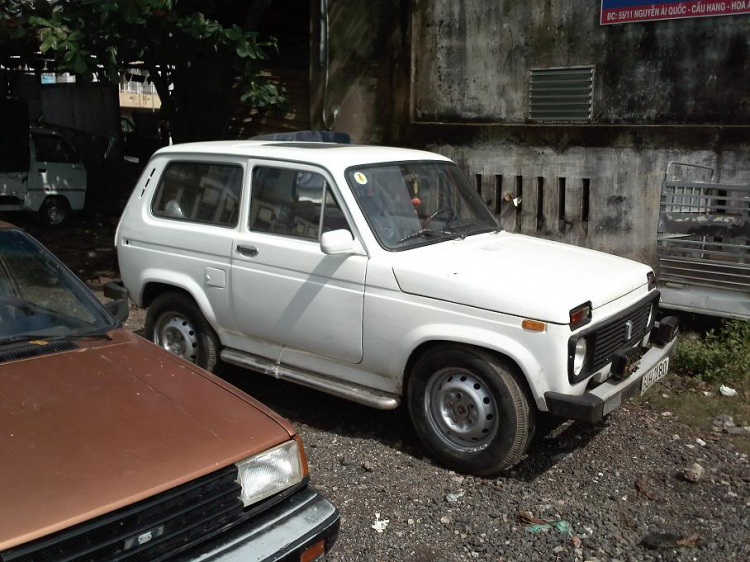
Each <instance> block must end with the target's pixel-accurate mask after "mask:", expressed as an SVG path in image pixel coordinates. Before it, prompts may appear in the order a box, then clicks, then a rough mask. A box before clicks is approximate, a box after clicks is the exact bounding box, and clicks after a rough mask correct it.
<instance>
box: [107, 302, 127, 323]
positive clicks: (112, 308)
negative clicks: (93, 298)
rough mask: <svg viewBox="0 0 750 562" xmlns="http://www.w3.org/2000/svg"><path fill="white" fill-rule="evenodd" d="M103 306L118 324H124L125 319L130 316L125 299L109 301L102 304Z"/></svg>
mask: <svg viewBox="0 0 750 562" xmlns="http://www.w3.org/2000/svg"><path fill="white" fill-rule="evenodd" d="M104 308H106V309H107V310H108V311H109V313H110V314H111V315H112V316H114V317H115V320H117V321H118V322H119V323H120V324H124V323H125V320H127V319H128V316H130V307H129V306H128V300H127V299H120V300H116V301H109V302H108V303H106V304H105V305H104Z"/></svg>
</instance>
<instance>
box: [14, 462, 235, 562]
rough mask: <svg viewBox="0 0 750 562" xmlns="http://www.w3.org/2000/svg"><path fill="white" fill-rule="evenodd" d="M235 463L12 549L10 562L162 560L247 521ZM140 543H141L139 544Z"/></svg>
mask: <svg viewBox="0 0 750 562" xmlns="http://www.w3.org/2000/svg"><path fill="white" fill-rule="evenodd" d="M236 478H237V467H235V466H234V465H232V466H229V467H227V468H224V469H222V470H219V471H216V472H213V473H211V474H208V475H206V476H204V477H202V478H199V479H197V480H194V481H192V482H188V483H187V484H184V485H182V486H179V487H177V488H174V489H172V490H168V491H166V492H163V493H161V494H158V495H156V496H154V497H153V498H149V499H146V500H143V501H141V502H138V503H136V504H133V505H131V506H127V507H125V508H122V509H120V510H117V511H114V512H112V513H109V514H107V515H103V516H101V517H98V518H96V519H94V520H92V521H88V522H86V523H83V524H81V525H77V526H75V527H73V528H71V529H66V530H64V531H60V532H59V533H55V534H53V535H50V536H47V537H44V538H42V539H38V540H36V541H33V542H30V543H27V544H24V545H21V546H18V547H16V548H12V549H10V550H6V551H4V552H2V553H1V554H0V558H2V560H3V561H4V562H32V561H33V562H69V561H75V562H104V561H105V560H106V561H107V562H110V561H119V560H127V561H128V562H146V561H148V562H158V561H160V560H164V559H166V558H168V557H170V556H173V555H174V554H175V553H177V552H179V551H181V550H184V549H185V548H187V547H189V546H191V545H193V544H195V543H196V542H198V541H202V540H205V539H207V538H208V537H210V536H212V535H214V534H216V533H217V532H219V531H221V530H223V529H224V528H225V527H226V526H227V525H228V524H230V523H233V522H237V521H238V520H240V519H241V517H240V515H241V514H242V509H243V504H242V502H241V501H240V499H239V496H240V485H239V484H238V483H237V482H236ZM139 539H140V540H139Z"/></svg>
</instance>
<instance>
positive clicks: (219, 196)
mask: <svg viewBox="0 0 750 562" xmlns="http://www.w3.org/2000/svg"><path fill="white" fill-rule="evenodd" d="M241 193H242V166H238V165H236V164H217V163H209V162H172V163H170V164H169V165H167V168H166V170H164V173H163V174H162V176H161V178H160V179H159V185H158V186H156V193H155V194H154V200H153V203H152V205H151V211H152V212H153V213H154V215H155V216H157V217H161V218H165V219H175V220H182V221H190V222H198V223H204V224H211V225H216V226H227V227H234V226H237V221H238V217H239V203H240V195H241Z"/></svg>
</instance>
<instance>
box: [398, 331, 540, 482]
mask: <svg viewBox="0 0 750 562" xmlns="http://www.w3.org/2000/svg"><path fill="white" fill-rule="evenodd" d="M407 392H408V397H407V399H408V404H409V413H410V414H411V418H412V421H413V423H414V427H415V429H416V431H417V433H418V434H419V436H420V438H421V439H422V441H423V442H424V444H425V446H426V447H427V448H428V449H429V450H430V452H431V453H432V454H433V455H434V456H435V457H436V458H437V459H438V460H439V461H441V462H442V463H443V464H445V465H446V466H448V467H450V468H452V469H454V470H457V471H460V472H464V473H468V474H475V475H477V476H494V475H496V474H498V473H500V472H501V471H502V470H504V469H506V468H508V467H510V466H513V465H514V464H516V463H517V462H518V461H519V460H520V459H521V457H522V456H523V454H524V453H525V452H526V449H527V447H528V445H529V442H530V441H531V436H532V434H533V428H534V410H533V409H532V407H531V404H530V400H529V398H528V396H527V393H526V392H525V391H524V388H523V383H522V382H521V381H520V379H519V377H518V375H516V373H515V372H514V371H513V370H511V369H510V368H508V367H507V366H506V365H505V364H504V363H503V362H502V361H501V360H500V359H498V358H497V357H495V356H494V355H492V354H491V353H488V352H486V351H483V350H478V349H473V348H468V347H463V346H457V345H451V344H447V345H444V346H441V347H436V348H434V349H432V350H430V351H428V352H427V353H426V354H425V355H424V356H423V357H422V358H421V359H420V360H419V361H418V362H417V364H416V365H415V367H414V370H413V371H412V374H411V377H410V379H409V383H408V389H407Z"/></svg>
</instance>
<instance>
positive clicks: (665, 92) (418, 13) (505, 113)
mask: <svg viewBox="0 0 750 562" xmlns="http://www.w3.org/2000/svg"><path fill="white" fill-rule="evenodd" d="M413 6H414V10H413V18H412V23H413V34H412V38H413V43H412V53H413V55H412V63H413V72H414V93H413V96H414V98H413V100H414V101H413V103H414V118H415V120H417V121H441V122H446V121H450V122H465V121H482V122H509V123H510V122H512V123H519V122H525V121H527V117H528V87H529V72H530V69H531V68H534V67H560V66H576V65H593V66H594V67H595V74H594V78H595V80H594V118H593V121H594V122H597V123H699V124H704V123H723V124H730V123H743V124H748V123H750V81H748V80H747V76H748V72H750V46H749V45H748V41H747V37H748V34H750V17H749V16H746V15H743V16H731V17H717V18H695V19H686V20H679V21H676V20H674V21H662V22H648V23H640V24H626V25H610V26H601V25H599V6H600V3H599V2H591V1H588V0H544V1H542V0H540V1H537V2H518V1H517V0H501V1H497V2H488V1H487V0H462V1H461V2H456V1H455V0H429V1H428V0H417V1H415V2H414V4H413Z"/></svg>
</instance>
